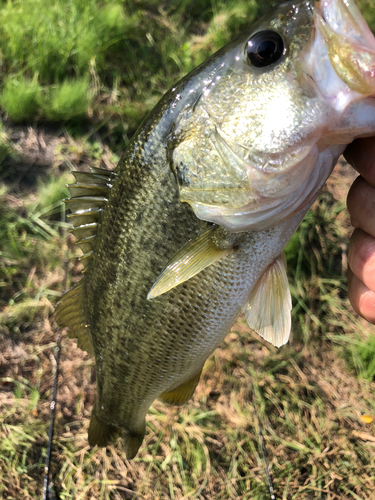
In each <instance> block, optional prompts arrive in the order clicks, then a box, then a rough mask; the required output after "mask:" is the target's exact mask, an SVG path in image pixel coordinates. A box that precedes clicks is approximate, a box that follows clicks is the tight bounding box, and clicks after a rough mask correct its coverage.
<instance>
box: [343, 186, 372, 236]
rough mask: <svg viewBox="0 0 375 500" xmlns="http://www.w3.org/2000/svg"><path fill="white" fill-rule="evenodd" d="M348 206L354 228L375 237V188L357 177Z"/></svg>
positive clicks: (350, 193) (349, 196)
mask: <svg viewBox="0 0 375 500" xmlns="http://www.w3.org/2000/svg"><path fill="white" fill-rule="evenodd" d="M346 202H347V205H348V210H349V214H350V221H351V224H352V226H354V227H359V228H361V229H363V231H365V232H366V233H369V234H370V235H372V236H374V237H375V188H373V187H372V186H370V184H368V182H366V181H365V179H364V178H363V177H357V179H356V180H355V181H354V182H353V184H352V187H351V188H350V190H349V193H348V198H347V201H346Z"/></svg>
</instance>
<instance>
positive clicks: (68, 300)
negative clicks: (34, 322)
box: [55, 278, 94, 355]
mask: <svg viewBox="0 0 375 500" xmlns="http://www.w3.org/2000/svg"><path fill="white" fill-rule="evenodd" d="M84 279H85V278H82V279H81V281H80V282H79V283H77V284H76V285H74V287H73V288H72V289H71V290H69V292H67V293H66V294H65V295H63V296H62V298H61V300H60V302H58V303H57V306H56V311H55V319H56V321H57V323H58V325H59V326H60V328H64V327H68V328H69V333H68V335H69V337H70V338H72V339H75V338H76V339H77V344H78V347H79V348H80V349H83V350H84V351H87V352H88V353H89V354H91V355H94V351H93V348H92V342H91V333H90V327H89V325H87V324H86V320H85V302H84Z"/></svg>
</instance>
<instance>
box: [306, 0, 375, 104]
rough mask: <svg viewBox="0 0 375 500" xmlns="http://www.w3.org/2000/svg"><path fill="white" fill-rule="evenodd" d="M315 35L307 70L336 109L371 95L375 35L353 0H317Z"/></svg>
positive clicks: (373, 90) (374, 81) (374, 84)
mask: <svg viewBox="0 0 375 500" xmlns="http://www.w3.org/2000/svg"><path fill="white" fill-rule="evenodd" d="M314 18H315V37H314V39H313V41H312V45H311V48H310V50H309V52H308V54H307V56H306V69H307V73H309V74H310V76H311V77H312V78H313V80H314V81H315V82H316V85H317V87H318V88H319V91H320V93H321V95H322V96H323V98H324V99H325V100H326V101H327V102H328V103H329V105H330V106H331V107H332V108H333V109H335V110H336V111H338V112H343V111H345V109H346V108H347V107H348V105H350V104H351V103H352V102H354V101H356V100H358V99H363V98H364V97H368V96H374V95H375V38H374V35H373V34H372V33H371V31H370V29H369V27H368V26H367V24H366V22H365V20H364V19H363V17H362V15H361V13H360V11H359V10H358V8H357V7H356V5H355V3H354V2H353V0H321V1H320V2H316V4H315V6H314Z"/></svg>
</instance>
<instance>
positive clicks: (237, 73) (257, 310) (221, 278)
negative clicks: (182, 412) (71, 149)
mask: <svg viewBox="0 0 375 500" xmlns="http://www.w3.org/2000/svg"><path fill="white" fill-rule="evenodd" d="M374 98H375V38H374V36H373V34H372V33H371V31H370V29H369V28H368V26H367V24H366V22H365V21H364V19H363V17H362V15H361V14H360V12H359V10H358V8H357V7H356V5H355V3H354V2H353V0H321V1H320V2H318V1H315V0H298V1H295V2H287V3H285V4H281V5H279V6H278V7H277V8H275V9H274V10H273V11H272V12H271V13H270V14H268V15H266V16H265V17H263V18H262V19H261V20H259V21H258V22H256V23H255V24H254V25H252V26H250V27H249V28H248V29H247V30H246V31H245V32H243V33H242V34H240V35H239V36H238V37H237V38H236V39H235V40H234V41H232V42H230V43H229V44H228V45H226V46H225V47H223V48H222V49H221V50H219V51H218V52H217V53H215V54H214V55H212V56H211V57H210V58H209V59H207V60H206V61H205V62H204V63H203V64H201V65H200V66H198V67H197V68H196V69H195V70H193V71H192V72H191V73H190V74H188V75H187V76H186V77H184V78H183V79H182V80H181V81H180V82H178V83H177V84H176V85H174V86H173V87H172V88H171V89H170V90H169V91H168V92H167V93H166V94H165V96H164V97H163V98H162V99H161V100H160V102H159V103H158V104H157V105H156V107H155V108H154V109H153V110H152V111H151V113H150V114H149V115H148V116H147V117H146V118H145V119H144V121H143V123H142V124H141V125H140V127H139V129H138V130H137V132H136V133H135V135H134V136H133V138H132V140H131V142H130V144H129V145H128V147H127V148H126V150H125V152H124V154H123V156H122V158H121V159H120V161H119V164H118V166H117V167H116V169H115V170H114V171H107V170H104V169H100V168H91V171H90V172H73V175H74V176H75V182H74V183H73V184H71V185H70V186H69V189H70V196H71V197H70V199H69V200H67V202H66V203H67V207H68V208H69V209H70V211H71V213H70V215H69V218H70V221H71V222H72V224H73V229H72V233H73V234H74V235H75V236H76V237H77V244H78V245H79V246H80V248H81V249H82V251H83V255H82V257H81V261H82V263H83V265H84V276H83V278H82V279H81V281H80V282H79V283H78V284H76V285H75V286H74V287H73V288H72V289H71V290H70V291H69V292H67V293H66V294H65V295H64V296H63V297H62V299H61V300H60V301H59V303H58V304H57V308H56V320H57V322H58V324H59V325H60V326H61V327H68V329H69V335H70V336H71V337H72V338H77V341H78V346H79V347H81V348H82V349H85V350H86V351H87V352H89V353H90V354H92V355H93V356H94V357H95V363H96V378H97V399H96V402H95V404H94V407H93V410H92V415H91V420H90V425H89V430H88V440H89V444H90V445H91V446H95V445H97V446H106V445H108V444H109V443H111V442H114V441H115V440H116V439H117V437H119V436H122V438H123V442H124V447H125V452H126V455H127V458H128V459H131V458H133V457H134V456H135V455H136V453H137V452H138V449H139V447H140V446H141V444H142V442H143V439H144V435H145V429H146V414H147V411H148V409H149V407H150V405H151V404H152V403H153V402H154V400H155V399H159V400H161V401H163V402H165V403H166V404H170V405H182V404H184V403H186V402H187V401H188V400H189V399H190V398H191V396H192V395H193V393H194V391H195V388H196V386H197V384H198V382H199V378H200V374H201V372H202V369H203V366H204V363H205V361H206V360H207V358H208V357H209V356H210V355H211V354H212V352H213V351H214V350H215V349H216V348H217V347H218V346H219V345H220V343H221V342H222V340H223V339H224V337H225V336H226V335H227V333H228V332H229V330H230V328H231V326H232V325H233V323H234V322H235V320H236V319H237V317H238V316H239V314H240V313H241V312H243V313H244V314H245V316H246V319H247V322H248V324H249V326H250V327H251V328H252V329H253V330H254V331H255V332H257V333H258V334H259V335H261V336H262V337H263V338H264V339H265V340H266V341H268V342H271V343H272V344H273V345H275V346H277V347H280V346H282V345H284V344H285V343H286V342H287V341H288V338H289V334H290V330H291V308H292V303H291V296H290V291H289V285H288V278H287V273H286V261H285V256H284V253H283V250H284V247H285V245H286V244H287V243H288V241H289V239H290V238H291V236H292V235H293V233H294V232H295V230H296V229H297V227H298V225H299V224H300V222H301V220H302V219H303V217H304V216H305V214H306V212H307V211H308V209H309V207H310V206H311V204H312V203H313V201H314V200H315V199H316V197H317V195H318V193H319V191H320V190H321V188H322V186H323V184H324V183H325V181H326V179H327V178H328V176H329V175H330V173H331V171H332V169H333V167H334V165H335V164H336V161H337V159H338V157H339V155H340V154H341V153H342V152H343V151H344V149H345V147H346V145H347V144H348V143H350V142H351V141H352V140H354V139H355V138H357V137H366V136H371V135H374V133H375V99H374Z"/></svg>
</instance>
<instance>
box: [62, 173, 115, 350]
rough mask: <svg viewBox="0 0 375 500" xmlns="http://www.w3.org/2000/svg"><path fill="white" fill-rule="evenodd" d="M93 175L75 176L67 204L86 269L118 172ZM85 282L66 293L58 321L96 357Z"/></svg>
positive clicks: (81, 345) (81, 259)
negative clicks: (87, 311) (86, 316)
mask: <svg viewBox="0 0 375 500" xmlns="http://www.w3.org/2000/svg"><path fill="white" fill-rule="evenodd" d="M90 170H91V172H72V174H73V175H74V177H75V179H76V182H75V183H73V184H69V185H68V188H69V191H70V195H71V197H70V199H68V200H65V203H66V205H67V207H68V208H69V209H70V210H71V212H72V213H70V214H69V215H68V219H69V220H70V221H71V222H72V224H73V229H72V230H71V233H73V234H74V235H75V236H76V237H77V244H78V245H79V246H80V247H81V250H82V252H83V255H82V256H81V257H80V261H81V262H82V263H83V265H84V267H85V268H86V267H87V266H88V264H89V262H90V260H91V256H92V252H93V246H94V242H95V238H96V234H97V230H98V227H99V217H100V214H101V212H102V211H103V209H104V206H105V204H106V202H107V198H108V194H109V191H110V189H111V187H112V182H113V180H114V178H115V177H116V175H117V174H116V173H115V172H111V171H109V170H103V169H101V168H91V169H90ZM84 283H85V282H84V278H83V279H82V280H81V281H80V282H79V283H78V284H77V285H75V286H74V287H73V288H72V289H71V290H70V291H69V292H67V293H66V294H65V295H64V296H63V297H62V298H61V300H60V302H59V303H58V304H57V306H56V312H55V317H56V321H57V323H58V324H59V325H60V326H61V327H68V328H69V337H71V338H77V341H78V347H80V348H81V349H84V350H85V351H87V352H88V353H89V354H93V348H92V342H91V333H90V327H89V325H87V322H86V319H85V300H84V298H85V295H84Z"/></svg>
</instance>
